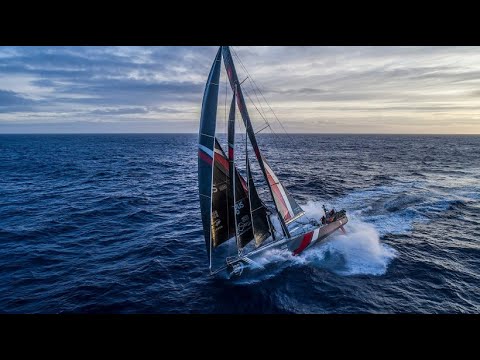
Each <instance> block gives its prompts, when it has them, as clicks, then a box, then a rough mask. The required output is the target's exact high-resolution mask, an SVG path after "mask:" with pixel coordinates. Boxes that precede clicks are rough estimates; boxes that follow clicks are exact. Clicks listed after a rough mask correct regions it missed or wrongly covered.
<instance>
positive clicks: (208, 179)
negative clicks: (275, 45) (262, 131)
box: [198, 49, 222, 268]
mask: <svg viewBox="0 0 480 360" xmlns="http://www.w3.org/2000/svg"><path fill="white" fill-rule="evenodd" d="M221 55H222V54H221V51H220V49H219V50H218V52H217V56H216V57H215V61H214V62H213V65H212V68H211V70H210V74H209V76H208V80H207V85H206V86H205V92H204V94H203V103H202V112H201V116H200V134H199V139H198V188H199V192H200V210H201V213H202V223H203V232H204V235H205V243H206V245H207V254H208V257H209V258H210V268H211V266H212V262H211V243H212V242H211V232H210V230H211V225H212V223H211V220H212V181H213V154H214V146H215V141H214V140H215V125H216V122H217V103H218V82H219V80H220V67H221Z"/></svg>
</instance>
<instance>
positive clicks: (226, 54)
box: [222, 46, 303, 236]
mask: <svg viewBox="0 0 480 360" xmlns="http://www.w3.org/2000/svg"><path fill="white" fill-rule="evenodd" d="M222 49H223V50H222V52H223V60H224V63H225V68H226V69H227V74H228V78H229V81H230V86H231V87H232V89H234V91H235V90H236V91H235V93H236V94H237V104H238V109H239V110H240V114H241V115H242V119H243V122H244V124H245V128H246V129H247V134H248V138H249V139H250V142H251V144H252V147H253V150H254V152H255V156H256V157H257V160H258V163H259V164H260V168H261V170H262V173H263V176H264V177H265V179H266V181H267V183H268V185H269V189H270V194H271V196H272V198H273V199H274V202H275V206H276V208H277V211H278V213H279V214H280V215H281V217H280V221H281V222H282V225H283V226H282V227H283V229H284V231H285V233H286V235H287V236H289V233H288V229H287V228H286V224H287V223H288V222H290V221H293V220H294V219H295V218H298V217H299V216H301V215H302V214H303V210H302V209H301V208H300V206H298V204H297V203H296V202H295V201H293V199H292V198H291V196H288V195H287V192H286V191H285V188H284V186H283V185H281V183H280V181H279V180H278V178H277V177H276V175H275V174H274V172H273V171H272V169H271V168H270V166H268V164H267V163H266V160H265V158H264V157H263V155H262V154H261V152H260V149H259V147H258V144H257V139H256V137H255V132H254V130H253V126H252V124H251V121H250V116H249V114H248V110H247V107H246V104H245V99H244V97H243V93H242V88H241V86H240V85H239V81H238V75H237V72H236V70H235V65H234V64H233V59H232V55H231V53H230V49H229V48H228V46H223V47H222ZM267 169H268V170H267Z"/></svg>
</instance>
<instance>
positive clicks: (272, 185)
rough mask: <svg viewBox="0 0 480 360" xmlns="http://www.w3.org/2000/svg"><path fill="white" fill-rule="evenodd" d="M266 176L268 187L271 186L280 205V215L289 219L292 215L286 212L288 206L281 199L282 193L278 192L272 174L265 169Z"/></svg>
mask: <svg viewBox="0 0 480 360" xmlns="http://www.w3.org/2000/svg"><path fill="white" fill-rule="evenodd" d="M267 177H268V183H269V184H270V187H271V188H272V191H273V193H274V195H275V197H276V198H277V199H278V202H279V204H278V205H280V206H281V207H282V209H281V210H282V217H283V218H284V219H285V220H288V219H290V218H291V217H292V216H291V215H290V213H289V212H288V207H287V204H286V203H285V200H284V199H283V196H282V193H281V192H280V189H279V188H278V186H277V184H275V180H274V179H273V177H272V175H270V172H268V170H267Z"/></svg>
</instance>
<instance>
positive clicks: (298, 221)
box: [198, 46, 348, 277]
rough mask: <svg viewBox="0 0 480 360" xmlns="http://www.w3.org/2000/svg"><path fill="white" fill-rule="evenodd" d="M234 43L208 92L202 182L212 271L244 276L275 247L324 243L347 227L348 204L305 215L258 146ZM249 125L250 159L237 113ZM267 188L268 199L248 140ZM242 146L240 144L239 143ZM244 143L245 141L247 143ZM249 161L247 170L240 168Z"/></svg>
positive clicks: (224, 50)
mask: <svg viewBox="0 0 480 360" xmlns="http://www.w3.org/2000/svg"><path fill="white" fill-rule="evenodd" d="M222 59H223V63H224V66H225V70H226V73H227V75H228V82H229V85H230V88H231V91H232V93H233V95H232V100H231V103H230V111H229V115H228V134H227V147H228V149H227V152H225V151H224V149H223V148H222V146H221V143H220V139H219V138H218V137H217V136H216V123H217V108H218V98H219V87H220V71H221V65H222ZM242 83H243V82H240V81H239V78H238V75H237V71H236V69H235V64H234V62H233V58H232V53H231V51H230V47H229V46H220V48H219V49H218V52H217V54H216V56H215V59H214V62H213V65H212V67H211V70H210V74H209V76H208V80H207V82H206V86H205V91H204V95H203V102H202V110H201V118H200V128H199V141H198V185H199V195H200V196H199V197H200V210H201V216H202V223H203V232H204V237H205V244H206V249H207V256H208V263H209V270H210V274H212V275H213V274H219V273H222V272H226V274H227V276H228V277H233V276H240V275H241V274H242V273H244V272H245V271H246V270H248V269H250V270H253V269H262V268H263V265H262V264H261V262H259V261H258V259H260V258H261V257H262V256H264V255H265V253H266V252H267V251H269V250H272V249H279V250H283V251H289V252H291V253H292V255H294V256H297V255H299V254H301V253H302V252H303V251H305V250H306V249H308V248H310V247H312V246H313V245H315V244H318V243H321V242H322V241H324V240H325V239H326V238H327V237H328V236H329V235H331V234H332V233H333V232H335V231H336V230H338V229H340V230H342V231H344V228H343V225H345V224H346V223H347V222H348V218H347V216H346V212H345V210H341V211H338V212H334V211H333V210H332V211H330V212H328V211H327V210H326V209H325V207H324V210H325V216H324V217H323V218H322V221H321V222H318V221H316V220H314V219H309V221H304V219H305V218H306V215H305V211H303V209H302V208H301V207H300V206H299V205H298V203H297V202H296V201H295V199H294V198H293V196H292V195H291V194H290V193H289V192H288V191H287V189H286V187H285V186H283V185H282V183H281V181H280V179H279V178H278V177H277V175H276V174H275V172H274V171H273V169H272V167H271V166H270V165H269V164H268V162H267V160H266V158H265V156H264V155H263V154H262V151H261V149H260V148H259V146H258V143H257V138H256V132H255V131H254V128H253V126H252V122H251V118H250V116H249V112H248V109H247V105H246V103H245V98H244V92H243V91H242ZM237 109H238V111H239V113H240V115H241V119H242V120H243V125H244V127H245V133H246V135H245V144H244V145H245V164H243V161H242V164H240V163H239V162H237V161H236V157H235V155H236V144H235V124H236V122H235V115H236V111H237ZM247 139H248V141H249V142H250V147H251V149H252V150H253V153H254V154H255V159H256V162H257V163H258V165H257V168H259V170H260V172H261V174H262V175H263V178H264V183H265V184H266V187H267V188H268V192H267V193H268V194H269V197H270V203H272V204H273V206H269V205H267V203H266V202H265V201H263V200H262V199H261V198H260V196H259V193H258V191H257V185H256V184H255V180H254V176H253V173H252V162H251V161H250V159H249V157H248V141H247ZM237 147H238V146H237ZM242 147H243V144H242ZM240 165H242V166H243V165H244V170H243V172H244V175H245V176H242V173H241V171H240Z"/></svg>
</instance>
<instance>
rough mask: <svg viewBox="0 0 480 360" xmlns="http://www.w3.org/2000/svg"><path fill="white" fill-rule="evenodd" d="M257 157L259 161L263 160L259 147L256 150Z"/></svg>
mask: <svg viewBox="0 0 480 360" xmlns="http://www.w3.org/2000/svg"><path fill="white" fill-rule="evenodd" d="M255 155H257V159H259V160H260V159H261V156H260V149H259V148H258V147H257V148H255Z"/></svg>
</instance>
